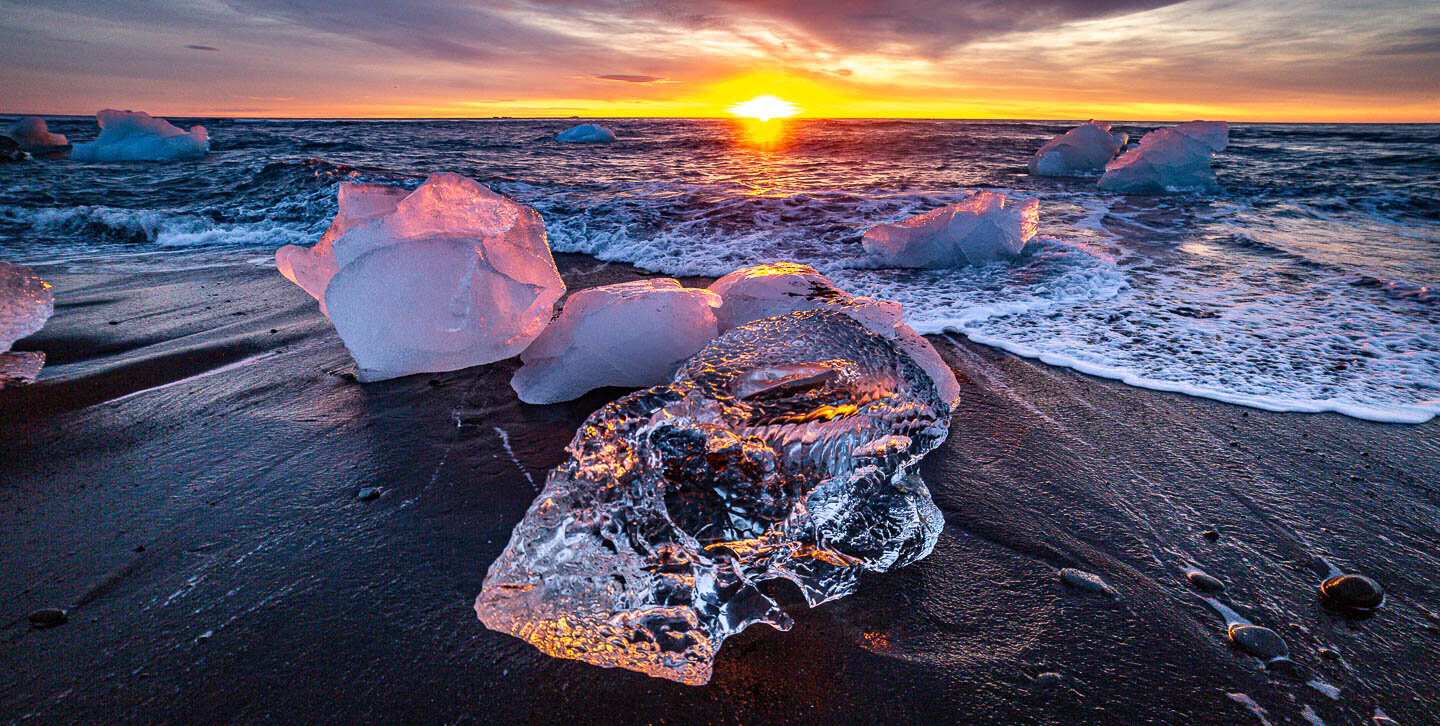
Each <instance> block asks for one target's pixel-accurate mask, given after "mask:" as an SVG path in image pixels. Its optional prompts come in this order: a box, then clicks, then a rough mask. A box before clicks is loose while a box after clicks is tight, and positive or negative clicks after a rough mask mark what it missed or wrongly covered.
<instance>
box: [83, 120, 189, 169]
mask: <svg viewBox="0 0 1440 726" xmlns="http://www.w3.org/2000/svg"><path fill="white" fill-rule="evenodd" d="M95 118H96V119H97V120H98V121H99V122H100V136H99V137H98V138H96V139H95V140H94V141H91V142H90V143H88V144H75V145H74V146H73V147H72V148H71V150H70V158H72V159H75V160H77V161H175V160H178V159H199V158H201V157H203V156H205V155H206V154H208V153H210V137H209V136H208V135H206V133H205V127H204V126H191V127H190V131H188V132H186V131H181V130H180V129H178V128H176V127H175V126H174V125H172V124H171V123H170V122H169V121H166V120H165V119H161V118H155V117H153V116H151V115H150V114H148V113H145V112H143V111H116V110H115V109H110V108H107V109H105V110H104V111H101V112H99V113H97V114H95Z"/></svg>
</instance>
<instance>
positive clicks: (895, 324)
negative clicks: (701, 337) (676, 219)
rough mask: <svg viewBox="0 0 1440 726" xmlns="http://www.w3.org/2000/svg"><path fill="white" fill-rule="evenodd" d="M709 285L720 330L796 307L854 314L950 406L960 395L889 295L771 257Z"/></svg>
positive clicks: (942, 364) (948, 373)
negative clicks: (853, 290) (858, 291)
mask: <svg viewBox="0 0 1440 726" xmlns="http://www.w3.org/2000/svg"><path fill="white" fill-rule="evenodd" d="M710 291H711V292H714V293H716V294H717V295H719V296H720V298H721V303H720V307H719V308H717V309H716V310H715V320H716V323H718V325H719V329H720V332H721V333H722V334H723V333H725V332H726V331H727V330H730V329H731V328H734V327H736V326H739V325H744V324H745V323H749V322H752V321H755V320H763V319H765V318H771V317H775V316H776V315H784V314H786V313H792V312H796V311H799V310H834V311H837V312H842V313H845V314H846V315H849V316H850V317H852V318H855V319H856V320H857V321H859V322H860V324H862V325H864V326H865V328H866V329H867V330H869V331H870V332H872V333H875V334H876V335H880V336H883V337H885V338H888V339H890V341H891V342H893V343H894V344H895V345H896V346H898V347H899V348H900V349H901V350H902V351H904V352H905V353H906V354H908V355H909V356H910V357H911V358H912V359H914V361H915V362H916V363H917V364H918V365H919V366H920V367H921V368H922V369H923V370H924V371H925V373H926V374H927V375H929V376H930V379H931V380H932V381H933V382H934V383H935V387H936V388H937V389H939V391H940V397H941V398H943V399H945V402H946V403H947V404H949V405H950V406H954V405H955V402H956V401H957V400H958V399H959V398H960V384H959V382H958V381H956V379H955V371H953V370H951V368H950V366H949V365H948V364H946V363H945V361H944V359H942V358H941V357H940V354H939V353H938V352H936V350H935V347H934V346H933V345H931V344H930V341H928V340H926V339H925V338H924V337H923V336H921V335H920V334H919V333H916V332H915V331H914V329H912V328H911V327H910V326H909V325H906V324H905V323H904V322H903V320H902V317H903V313H904V310H903V308H902V307H901V305H900V303H898V302H895V301H893V300H877V299H875V298H872V297H865V296H855V295H851V294H850V293H847V292H845V291H844V290H841V289H839V288H837V287H835V284H834V283H832V282H830V280H829V279H828V278H826V277H825V276H824V275H821V274H820V273H819V272H818V271H816V269H815V268H813V267H810V266H808V265H797V264H794V263H791V262H777V263H772V264H768V265H756V266H754V267H743V268H741V269H738V270H735V271H734V272H731V273H730V274H728V275H726V276H724V277H722V278H720V279H719V280H716V281H715V282H714V283H711V285H710Z"/></svg>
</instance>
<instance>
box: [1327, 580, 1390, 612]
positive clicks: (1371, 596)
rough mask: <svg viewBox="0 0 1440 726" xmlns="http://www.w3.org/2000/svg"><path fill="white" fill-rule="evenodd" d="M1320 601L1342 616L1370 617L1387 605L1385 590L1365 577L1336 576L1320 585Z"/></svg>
mask: <svg viewBox="0 0 1440 726" xmlns="http://www.w3.org/2000/svg"><path fill="white" fill-rule="evenodd" d="M1320 600H1321V601H1322V602H1323V603H1324V604H1325V605H1326V606H1327V607H1329V608H1331V609H1333V610H1336V611H1338V612H1340V613H1341V614H1342V615H1348V616H1351V617H1369V616H1371V615H1373V614H1375V611H1376V610H1377V609H1379V607H1380V606H1381V605H1383V604H1385V590H1384V589H1383V588H1381V587H1380V583H1378V582H1376V581H1374V580H1372V579H1370V578H1368V577H1366V576H1364V575H1357V574H1354V573H1351V574H1345V575H1336V576H1334V577H1331V578H1329V579H1327V580H1325V581H1324V582H1322V583H1320Z"/></svg>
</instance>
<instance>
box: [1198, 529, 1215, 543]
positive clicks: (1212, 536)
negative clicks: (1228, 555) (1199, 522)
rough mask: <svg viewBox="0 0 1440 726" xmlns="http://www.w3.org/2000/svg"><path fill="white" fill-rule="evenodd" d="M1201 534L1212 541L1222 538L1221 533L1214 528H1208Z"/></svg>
mask: <svg viewBox="0 0 1440 726" xmlns="http://www.w3.org/2000/svg"><path fill="white" fill-rule="evenodd" d="M1200 536H1202V537H1204V538H1205V539H1208V540H1210V541H1211V542H1214V541H1215V540H1217V539H1220V533H1219V532H1216V531H1215V530H1213V529H1207V530H1205V531H1204V532H1201V533H1200Z"/></svg>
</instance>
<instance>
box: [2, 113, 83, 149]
mask: <svg viewBox="0 0 1440 726" xmlns="http://www.w3.org/2000/svg"><path fill="white" fill-rule="evenodd" d="M5 135H6V136H9V137H10V138H12V139H14V140H15V142H16V143H18V144H20V148H22V149H24V150H26V151H47V150H50V149H56V148H59V147H61V146H68V145H69V144H70V142H69V141H68V140H66V138H65V134H52V133H50V128H49V127H48V126H46V125H45V119H43V118H40V117H39V116H25V117H22V118H20V119H18V120H16V121H15V122H14V123H12V124H10V126H9V127H7V128H6V129H5Z"/></svg>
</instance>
